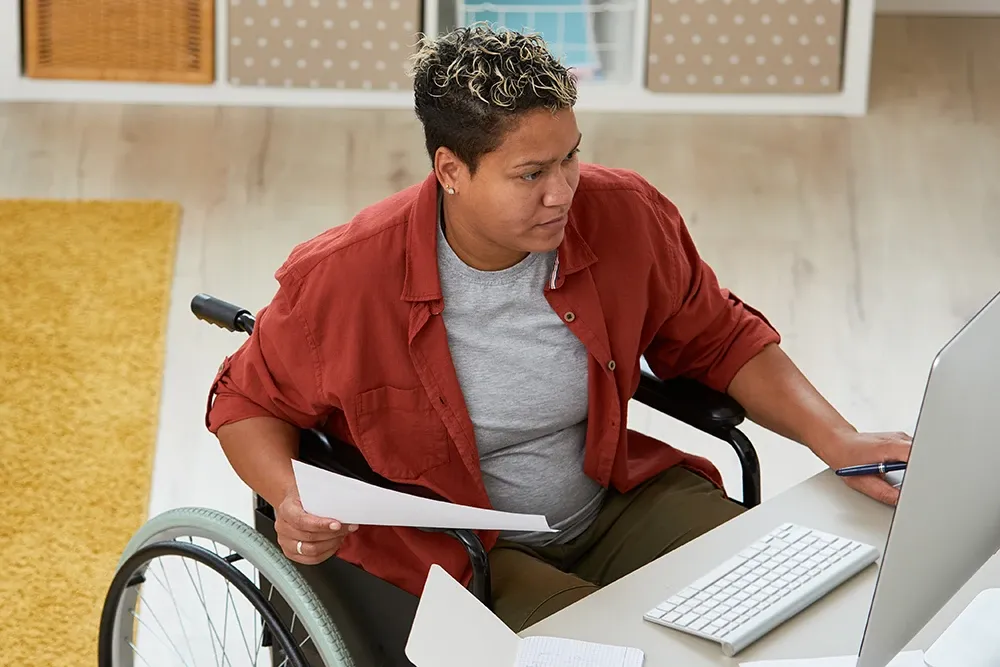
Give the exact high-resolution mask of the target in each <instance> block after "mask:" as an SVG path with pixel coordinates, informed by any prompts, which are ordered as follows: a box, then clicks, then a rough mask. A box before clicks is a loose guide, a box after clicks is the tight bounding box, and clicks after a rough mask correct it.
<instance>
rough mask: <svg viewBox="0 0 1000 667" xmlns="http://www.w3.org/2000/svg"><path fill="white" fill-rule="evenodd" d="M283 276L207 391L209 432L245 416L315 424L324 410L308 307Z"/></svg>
mask: <svg viewBox="0 0 1000 667" xmlns="http://www.w3.org/2000/svg"><path fill="white" fill-rule="evenodd" d="M300 292H301V290H300V289H299V284H298V282H297V281H294V280H292V279H290V278H288V276H287V275H286V276H284V282H282V284H281V285H280V286H279V289H278V291H277V293H276V295H275V296H274V298H273V299H272V301H271V303H270V304H268V305H267V306H266V307H264V308H263V309H262V310H261V311H260V312H259V313H258V315H257V319H256V323H255V326H254V330H253V334H252V335H251V336H250V337H249V338H247V340H246V342H245V343H244V344H243V345H242V346H241V347H240V348H239V349H238V350H237V351H236V352H235V353H233V354H232V355H231V356H229V357H227V358H226V359H225V360H224V361H223V363H222V366H221V367H220V369H219V372H218V374H217V375H216V377H215V379H214V381H213V382H212V386H211V388H210V390H209V396H208V405H207V409H206V414H205V425H206V427H207V428H208V430H209V431H211V432H212V433H217V432H218V430H219V429H220V428H221V427H222V426H224V425H225V424H229V423H232V422H237V421H241V420H244V419H249V418H251V417H264V416H268V417H276V418H278V419H281V420H283V421H286V422H289V423H291V424H295V425H296V426H298V427H299V428H313V427H316V426H318V425H319V424H320V423H321V422H322V421H323V419H324V418H325V416H326V415H327V414H328V413H329V411H330V406H329V401H328V400H327V399H326V398H325V397H324V392H323V389H322V375H321V369H322V361H321V359H320V354H319V350H318V348H317V346H316V343H315V339H314V337H313V335H312V334H311V332H310V329H309V327H308V324H307V321H308V317H307V312H303V311H307V310H308V303H307V302H304V301H303V299H302V298H301V297H300Z"/></svg>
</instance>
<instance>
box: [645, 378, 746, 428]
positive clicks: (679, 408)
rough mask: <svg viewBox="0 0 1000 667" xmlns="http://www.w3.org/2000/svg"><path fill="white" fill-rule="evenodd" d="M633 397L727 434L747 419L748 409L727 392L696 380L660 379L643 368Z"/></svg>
mask: <svg viewBox="0 0 1000 667" xmlns="http://www.w3.org/2000/svg"><path fill="white" fill-rule="evenodd" d="M634 398H635V399H636V400H637V401H639V402H640V403H644V404H646V405H648V406H649V407H651V408H653V409H654V410H658V411H660V412H662V413H664V414H667V415H670V416H671V417H673V418H675V419H677V420H679V421H682V422H684V423H686V424H688V425H690V426H694V427H695V428H697V429H698V430H701V431H704V432H705V433H709V434H711V435H714V436H717V437H718V436H719V435H720V434H726V433H728V432H729V431H730V430H731V429H734V428H736V427H737V426H739V425H740V424H741V423H742V422H743V420H744V419H746V411H745V410H744V409H743V406H741V405H740V404H739V403H737V402H736V400H735V399H733V398H732V397H731V396H729V395H728V394H723V393H721V392H718V391H715V390H714V389H710V388H709V387H706V386H705V385H703V384H701V383H700V382H698V381H696V380H691V379H688V378H674V379H672V380H661V379H659V378H658V377H656V376H655V375H653V374H652V373H650V372H648V371H645V370H643V371H642V375H641V377H640V379H639V388H638V389H636V392H635V396H634Z"/></svg>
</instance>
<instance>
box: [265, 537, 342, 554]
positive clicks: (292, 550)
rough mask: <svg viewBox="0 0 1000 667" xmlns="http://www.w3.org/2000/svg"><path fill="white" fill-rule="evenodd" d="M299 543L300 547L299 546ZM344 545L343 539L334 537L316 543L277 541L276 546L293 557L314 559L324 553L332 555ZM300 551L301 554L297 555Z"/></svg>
mask: <svg viewBox="0 0 1000 667" xmlns="http://www.w3.org/2000/svg"><path fill="white" fill-rule="evenodd" d="M300 543H301V547H300V546H299V544H300ZM343 543H344V538H343V537H336V538H333V539H329V540H321V541H318V542H305V541H302V540H279V541H278V544H280V545H281V548H282V550H283V551H285V553H287V554H289V555H295V556H305V557H306V558H314V557H316V556H320V555H322V554H325V553H333V552H334V551H336V550H337V549H339V548H340V545H342V544H343ZM300 551H301V553H299V552H300Z"/></svg>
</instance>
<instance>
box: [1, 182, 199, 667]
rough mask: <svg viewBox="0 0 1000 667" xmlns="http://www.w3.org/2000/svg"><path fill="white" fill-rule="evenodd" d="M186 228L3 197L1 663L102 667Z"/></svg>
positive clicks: (118, 212)
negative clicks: (109, 603)
mask: <svg viewBox="0 0 1000 667" xmlns="http://www.w3.org/2000/svg"><path fill="white" fill-rule="evenodd" d="M179 216H180V210H179V208H178V207H177V206H176V205H173V204H169V203H161V202H117V201H107V202H104V201H97V202H91V201H82V202H76V201H65V202H63V201H33V200H26V201H21V200H15V201H3V200H0V500H2V503H0V609H2V612H0V617H2V619H3V620H2V621H0V665H4V666H6V665H10V666H12V667H13V666H15V665H16V666H17V667H26V666H27V665H60V666H62V667H77V666H79V667H84V666H86V667H92V665H95V664H96V660H97V648H96V646H97V629H98V624H99V618H100V611H101V605H102V604H103V601H104V596H105V592H106V589H107V587H108V584H109V583H110V581H111V577H112V575H113V574H114V570H115V565H116V563H117V560H118V557H119V555H120V554H121V551H122V548H123V547H124V546H125V543H126V542H127V541H128V539H129V537H130V536H131V535H132V533H133V532H135V530H136V529H138V528H139V526H141V525H142V524H143V522H144V521H145V520H146V502H147V497H148V493H149V486H150V474H151V467H152V456H153V451H154V448H155V447H154V445H155V439H156V430H157V419H158V413H159V403H160V384H161V380H162V376H163V373H162V368H163V357H164V338H165V328H166V312H167V307H168V302H169V295H170V284H171V282H172V278H173V265H174V250H175V244H176V237H177V228H178V220H179Z"/></svg>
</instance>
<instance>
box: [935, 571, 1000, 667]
mask: <svg viewBox="0 0 1000 667" xmlns="http://www.w3.org/2000/svg"><path fill="white" fill-rule="evenodd" d="M997 619H1000V589H998V588H987V589H986V590H984V591H981V592H980V593H979V594H978V595H976V597H975V598H973V600H972V602H970V603H969V604H968V606H967V607H966V608H965V609H963V610H962V613H961V614H959V615H958V617H957V618H956V619H955V620H954V621H952V622H951V625H949V626H948V627H947V628H946V629H945V631H944V632H943V633H941V636H940V637H938V638H937V641H935V642H934V644H933V645H932V646H931V647H930V648H929V649H927V654H926V656H925V660H924V661H925V662H926V663H927V665H928V667H995V666H996V665H1000V637H998V636H997Z"/></svg>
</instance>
